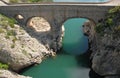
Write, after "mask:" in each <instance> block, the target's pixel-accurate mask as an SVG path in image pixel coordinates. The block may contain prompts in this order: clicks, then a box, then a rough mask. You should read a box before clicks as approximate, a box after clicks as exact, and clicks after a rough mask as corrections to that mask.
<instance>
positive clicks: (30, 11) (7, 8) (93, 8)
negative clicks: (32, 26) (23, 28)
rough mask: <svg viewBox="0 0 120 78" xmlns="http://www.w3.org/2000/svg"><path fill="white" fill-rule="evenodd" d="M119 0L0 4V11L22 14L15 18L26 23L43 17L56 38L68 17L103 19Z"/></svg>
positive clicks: (8, 14) (6, 13) (9, 13)
mask: <svg viewBox="0 0 120 78" xmlns="http://www.w3.org/2000/svg"><path fill="white" fill-rule="evenodd" d="M119 3H120V0H112V1H110V2H106V3H96V4H95V3H91V4H89V3H41V4H13V5H10V4H8V5H3V6H0V13H2V14H4V15H6V16H8V17H12V18H15V17H16V15H22V16H23V17H24V19H17V20H18V22H20V23H21V24H24V25H26V24H27V21H28V20H29V19H30V18H32V17H36V16H37V17H43V18H44V19H46V20H47V21H48V22H49V24H50V26H51V32H52V36H53V37H54V38H56V39H57V37H58V36H59V35H58V34H59V33H60V32H61V27H62V24H63V23H64V22H65V21H66V20H67V19H70V18H87V19H89V20H91V21H93V22H94V23H97V22H98V21H99V20H101V19H103V18H104V16H105V15H106V14H107V12H108V10H109V9H110V8H112V7H114V6H117V5H119Z"/></svg>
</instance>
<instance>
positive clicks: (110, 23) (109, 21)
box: [106, 18, 113, 26]
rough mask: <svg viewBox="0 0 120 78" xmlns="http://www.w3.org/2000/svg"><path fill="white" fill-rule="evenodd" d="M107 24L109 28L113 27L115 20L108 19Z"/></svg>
mask: <svg viewBox="0 0 120 78" xmlns="http://www.w3.org/2000/svg"><path fill="white" fill-rule="evenodd" d="M106 24H107V25H108V26H112V25H113V19H112V18H108V19H107V20H106Z"/></svg>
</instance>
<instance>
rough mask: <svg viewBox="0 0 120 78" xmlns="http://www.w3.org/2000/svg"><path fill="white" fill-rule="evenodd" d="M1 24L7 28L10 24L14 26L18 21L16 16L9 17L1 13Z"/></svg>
mask: <svg viewBox="0 0 120 78" xmlns="http://www.w3.org/2000/svg"><path fill="white" fill-rule="evenodd" d="M0 18H1V20H0V25H2V26H3V28H5V29H6V28H7V27H8V26H10V27H11V28H14V24H15V23H17V21H16V20H15V19H14V18H8V17H6V16H4V15H2V14H0Z"/></svg>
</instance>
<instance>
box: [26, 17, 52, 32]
mask: <svg viewBox="0 0 120 78" xmlns="http://www.w3.org/2000/svg"><path fill="white" fill-rule="evenodd" d="M26 26H28V27H30V28H32V29H34V30H35V31H36V32H47V31H50V30H51V26H50V23H49V22H48V21H47V20H46V19H45V18H43V17H40V16H32V17H30V18H28V19H27V21H26Z"/></svg>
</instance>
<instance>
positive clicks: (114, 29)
mask: <svg viewBox="0 0 120 78" xmlns="http://www.w3.org/2000/svg"><path fill="white" fill-rule="evenodd" d="M119 14H120V6H117V7H114V8H112V9H110V10H109V11H108V14H107V15H106V17H105V19H103V20H102V21H100V22H99V23H98V24H97V25H96V27H95V30H96V32H97V33H98V34H100V35H101V36H103V35H104V34H105V33H107V34H115V35H118V32H120V27H119V24H118V22H119V21H120V15H119Z"/></svg>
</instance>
